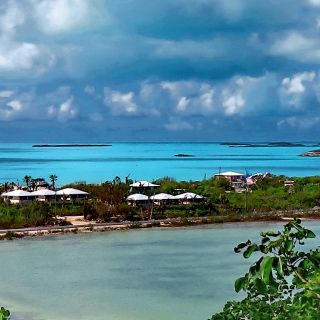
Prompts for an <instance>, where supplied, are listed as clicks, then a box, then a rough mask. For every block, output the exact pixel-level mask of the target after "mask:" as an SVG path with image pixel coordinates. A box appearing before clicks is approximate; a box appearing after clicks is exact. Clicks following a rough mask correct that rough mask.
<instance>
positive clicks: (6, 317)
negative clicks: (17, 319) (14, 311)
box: [0, 307, 10, 320]
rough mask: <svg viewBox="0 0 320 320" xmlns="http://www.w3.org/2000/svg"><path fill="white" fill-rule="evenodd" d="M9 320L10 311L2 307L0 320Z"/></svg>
mask: <svg viewBox="0 0 320 320" xmlns="http://www.w3.org/2000/svg"><path fill="white" fill-rule="evenodd" d="M9 319H10V311H9V310H7V309H5V308H4V307H1V308H0V320H9Z"/></svg>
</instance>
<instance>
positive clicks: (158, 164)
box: [0, 143, 320, 185]
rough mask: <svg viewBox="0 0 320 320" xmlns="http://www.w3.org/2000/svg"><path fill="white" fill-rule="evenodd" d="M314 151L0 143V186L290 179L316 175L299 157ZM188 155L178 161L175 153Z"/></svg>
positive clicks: (316, 161) (318, 168)
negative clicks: (29, 181)
mask: <svg viewBox="0 0 320 320" xmlns="http://www.w3.org/2000/svg"><path fill="white" fill-rule="evenodd" d="M313 149H316V147H312V146H306V147H229V146H227V145H220V144H218V143H114V144H113V145H112V146H111V147H67V148H33V147H32V144H9V143H7V144H0V183H2V182H5V181H15V182H16V181H17V180H18V181H19V182H20V183H22V179H23V177H24V176H25V175H30V176H32V177H44V178H48V177H49V175H51V174H55V175H57V176H58V181H57V184H58V185H62V184H64V183H70V182H75V181H86V182H98V183H99V182H104V181H106V180H111V179H113V178H114V177H115V176H119V177H120V178H121V179H124V178H125V177H126V176H129V178H131V179H133V180H140V179H149V180H153V179H157V178H161V177H164V176H170V177H173V178H176V179H177V180H200V179H203V178H204V177H207V178H208V177H211V176H213V175H214V174H215V173H217V172H219V171H220V170H221V171H240V172H243V173H247V174H253V173H257V172H270V173H273V174H284V175H288V176H312V175H319V174H320V158H310V157H299V156H298V155H299V154H300V153H302V152H305V151H309V150H313ZM181 153H183V154H190V155H193V157H186V158H180V157H175V154H181Z"/></svg>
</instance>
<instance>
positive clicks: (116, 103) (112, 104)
mask: <svg viewBox="0 0 320 320" xmlns="http://www.w3.org/2000/svg"><path fill="white" fill-rule="evenodd" d="M104 92H105V98H104V103H105V104H106V105H107V106H108V107H109V108H110V110H111V112H112V114H114V115H135V114H137V113H138V111H139V108H138V105H137V104H136V103H135V101H134V97H135V94H134V93H133V92H132V91H130V92H126V93H122V92H120V91H112V90H110V89H108V88H105V90H104Z"/></svg>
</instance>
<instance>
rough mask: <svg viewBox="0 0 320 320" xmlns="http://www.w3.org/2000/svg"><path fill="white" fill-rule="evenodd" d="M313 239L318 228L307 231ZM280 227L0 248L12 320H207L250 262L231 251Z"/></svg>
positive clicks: (0, 272) (56, 240)
mask: <svg viewBox="0 0 320 320" xmlns="http://www.w3.org/2000/svg"><path fill="white" fill-rule="evenodd" d="M308 226H310V227H311V228H312V229H313V230H315V231H316V232H317V233H318V234H319V233H320V226H319V223H318V222H313V223H308ZM279 227H280V224H279V223H236V224H219V225H212V226H205V227H190V228H177V229H175V228H171V229H147V230H131V231H119V232H118V231H114V232H108V233H91V234H77V235H66V236H55V237H47V238H33V239H22V240H17V241H2V242H0V256H1V264H0V281H1V290H0V301H1V303H2V304H3V305H5V306H6V307H8V308H9V309H10V310H12V311H13V320H18V319H19V320H20V319H28V320H29V319H34V320H40V319H45V320H57V319H59V320H76V319H77V320H80V319H95V320H100V319H101V320H102V319H104V320H127V319H130V320H138V319H139V320H152V319H154V320H176V319H185V320H196V319H197V320H200V319H204V320H205V319H208V318H209V317H210V315H211V314H212V313H213V312H214V311H217V310H219V309H220V308H221V307H222V306H223V304H224V302H225V301H226V300H227V299H233V298H237V297H238V295H236V294H235V293H234V292H233V283H234V280H235V278H237V277H239V276H241V275H242V274H243V273H244V272H245V271H246V269H247V266H248V264H249V261H247V260H244V259H243V258H242V257H241V255H238V254H235V253H233V247H234V246H235V245H236V244H237V243H239V242H241V241H245V240H247V239H248V238H250V239H254V238H257V237H258V234H259V232H260V231H261V230H270V229H277V228H279Z"/></svg>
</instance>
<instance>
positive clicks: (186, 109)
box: [160, 81, 215, 115]
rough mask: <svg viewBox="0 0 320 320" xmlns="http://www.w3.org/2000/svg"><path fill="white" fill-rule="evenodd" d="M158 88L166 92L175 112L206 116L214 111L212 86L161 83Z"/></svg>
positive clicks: (176, 82) (205, 83)
mask: <svg viewBox="0 0 320 320" xmlns="http://www.w3.org/2000/svg"><path fill="white" fill-rule="evenodd" d="M160 88H161V89H162V90H163V91H164V92H163V94H165V92H166V91H167V92H168V93H169V97H170V100H171V103H173V104H174V105H175V111H176V112H179V113H185V114H201V115H208V114H210V113H212V112H214V111H215V108H214V99H213V98H214V93H215V90H214V88H213V86H212V85H211V84H209V83H207V82H198V81H175V82H169V81H163V82H161V83H160Z"/></svg>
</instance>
